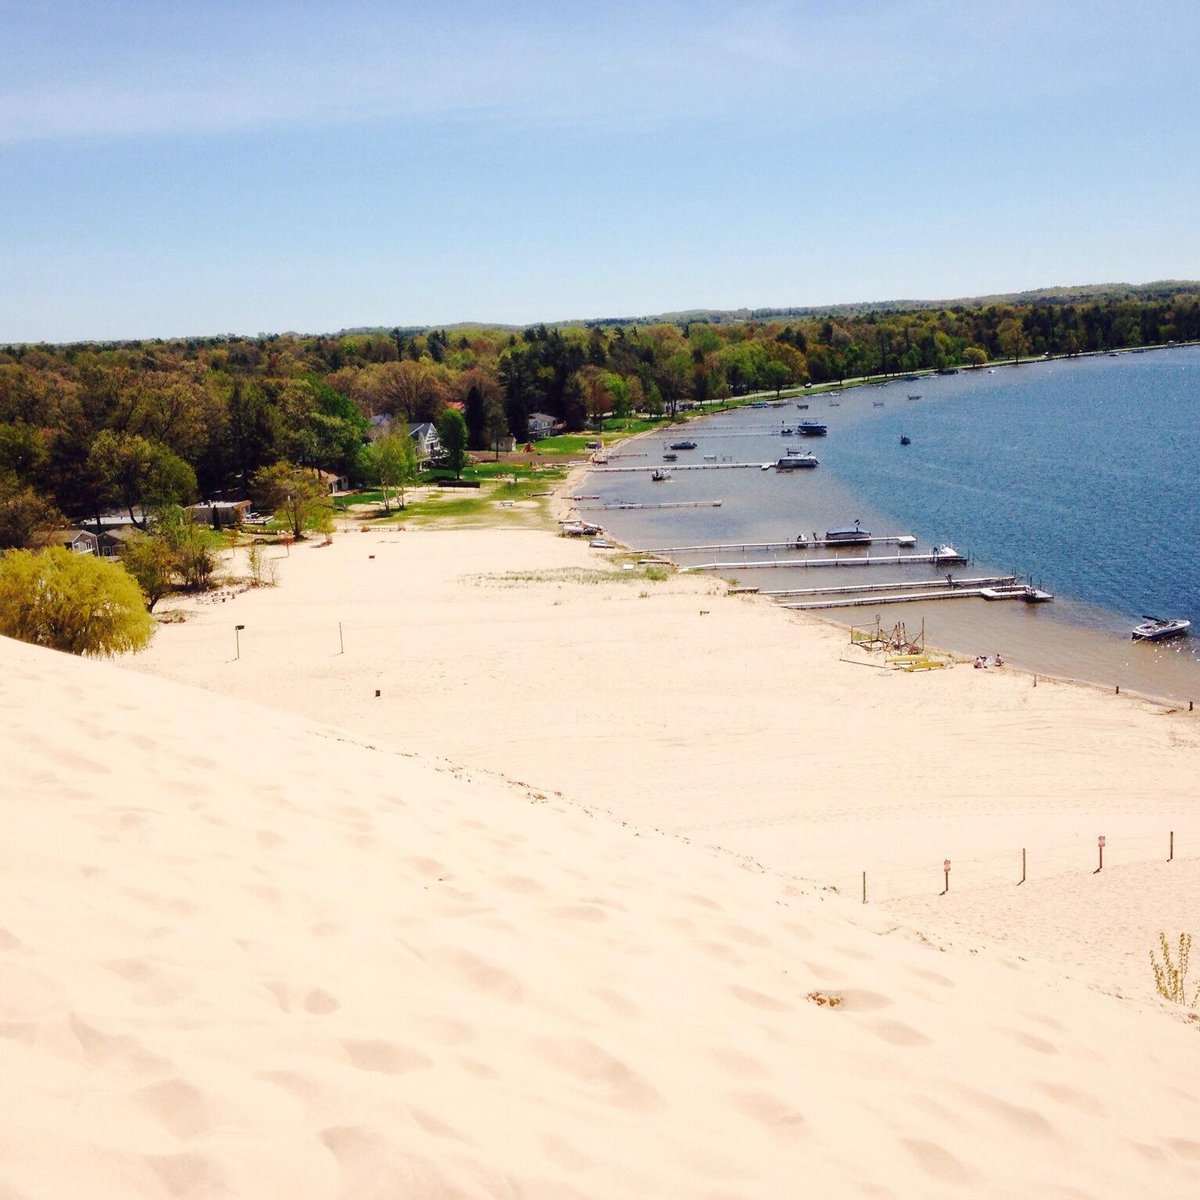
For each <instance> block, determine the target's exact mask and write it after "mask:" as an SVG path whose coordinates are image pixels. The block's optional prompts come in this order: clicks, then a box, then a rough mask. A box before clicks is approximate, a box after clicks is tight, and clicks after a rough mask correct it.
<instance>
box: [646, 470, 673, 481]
mask: <svg viewBox="0 0 1200 1200" xmlns="http://www.w3.org/2000/svg"><path fill="white" fill-rule="evenodd" d="M670 478H671V472H670V471H667V470H665V469H664V468H662V467H655V468H654V470H653V471H651V472H650V479H651V481H652V482H654V483H663V482H664V481H665V480H667V479H670Z"/></svg>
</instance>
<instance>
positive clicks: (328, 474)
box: [317, 471, 350, 496]
mask: <svg viewBox="0 0 1200 1200" xmlns="http://www.w3.org/2000/svg"><path fill="white" fill-rule="evenodd" d="M317 478H318V479H319V480H320V481H321V482H322V483H323V484H324V485H325V489H326V491H328V493H329V494H330V495H331V496H336V495H337V493H338V492H348V491H349V490H350V480H349V479H347V478H346V476H345V475H335V474H334V473H333V472H332V471H318V472H317Z"/></svg>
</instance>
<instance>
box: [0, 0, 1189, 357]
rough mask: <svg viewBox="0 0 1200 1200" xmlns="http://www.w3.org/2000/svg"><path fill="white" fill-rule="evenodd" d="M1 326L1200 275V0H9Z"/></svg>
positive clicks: (653, 304) (989, 288)
mask: <svg viewBox="0 0 1200 1200" xmlns="http://www.w3.org/2000/svg"><path fill="white" fill-rule="evenodd" d="M0 30H3V45H4V50H3V53H2V54H0V344H7V343H13V342H34V341H48V342H65V341H79V340H112V339H124V338H151V337H174V336H186V335H206V334H222V333H238V334H257V333H273V332H285V331H297V332H304V333H318V332H335V331H338V330H341V329H346V328H353V327H357V326H385V327H389V328H390V327H392V326H396V325H400V326H421V325H442V324H451V323H456V322H463V321H468V322H495V323H505V324H515V325H523V324H528V323H531V322H536V321H546V322H547V323H552V322H555V321H565V320H571V319H584V318H589V317H634V316H644V315H648V314H654V313H660V312H670V311H680V310H688V309H697V308H722V309H727V308H739V307H750V308H766V307H787V306H807V305H822V304H834V303H842V302H852V301H871V300H878V301H882V300H890V299H943V298H955V297H965V296H976V295H986V294H992V293H998V292H1009V291H1020V290H1024V289H1027V288H1036V287H1043V286H1056V285H1068V284H1083V283H1101V282H1115V281H1122V282H1131V283H1138V282H1147V281H1150V280H1157V279H1166V278H1173V279H1195V278H1200V220H1198V219H1197V213H1198V212H1200V199H1198V198H1200V121H1198V120H1197V113H1198V112H1200V70H1197V66H1196V64H1197V62H1198V61H1200V4H1197V2H1196V0H1146V2H1144V3H1143V4H1141V5H1138V6H1135V5H1132V4H1130V3H1129V2H1128V0H1121V2H1120V3H1110V2H1109V0H994V2H991V3H981V2H979V0H975V2H971V0H957V2H953V3H952V2H949V0H807V2H805V0H793V2H787V0H780V2H773V0H760V2H759V3H741V2H738V0H729V2H726V3H709V2H706V0H688V2H683V0H679V2H677V0H653V2H643V0H626V2H624V3H622V2H608V0H592V2H590V3H587V4H578V3H570V0H557V2H553V3H550V2H547V3H543V2H541V0H529V2H526V0H509V2H508V3H506V4H497V3H494V0H493V2H490V3H486V2H482V0H480V2H475V0H465V2H453V0H448V2H445V3H420V2H414V3H408V2H402V0H393V2H390V3H389V2H385V0H337V2H329V3H325V2H321V0H244V2H241V3H234V2H232V0H206V2H205V3H203V4H197V3H194V2H185V0H88V2H86V3H76V2H66V3H51V2H47V3H39V2H33V0H0Z"/></svg>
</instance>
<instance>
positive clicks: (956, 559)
mask: <svg viewBox="0 0 1200 1200" xmlns="http://www.w3.org/2000/svg"><path fill="white" fill-rule="evenodd" d="M933 561H934V562H935V563H939V562H944V563H964V562H966V561H967V559H966V556H965V555H962V554H959V552H958V551H957V550H955V548H954V547H953V546H951V545H950V543H949V542H942V543H941V545H937V546H934V548H933Z"/></svg>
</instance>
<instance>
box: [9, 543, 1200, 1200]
mask: <svg viewBox="0 0 1200 1200" xmlns="http://www.w3.org/2000/svg"><path fill="white" fill-rule="evenodd" d="M275 553H277V554H282V551H276V552H275ZM618 557H619V556H617V555H615V554H610V553H609V552H604V551H596V550H589V549H588V548H587V546H586V545H583V544H581V543H580V542H578V541H574V540H568V539H564V538H557V537H554V536H552V535H551V534H549V533H547V532H545V531H540V530H535V529H512V530H497V529H463V530H446V531H428V530H403V531H402V530H399V529H397V528H390V529H376V530H372V531H370V532H361V531H359V530H357V529H355V530H352V531H349V530H348V531H346V532H343V533H340V534H339V535H338V536H337V537H335V539H334V540H333V543H332V544H331V545H328V546H324V545H319V544H317V543H305V544H300V545H296V546H293V547H292V548H291V551H290V554H289V555H287V556H286V557H281V558H279V560H278V561H277V563H276V568H277V572H278V583H277V586H275V587H268V588H258V589H253V590H246V591H239V590H236V589H233V590H230V591H228V592H226V593H224V594H223V595H221V596H218V597H216V598H212V599H208V600H206V601H205V602H199V601H197V600H195V599H190V600H184V601H182V602H180V604H179V607H180V608H181V609H182V610H185V615H186V620H184V621H183V622H182V623H179V624H170V625H165V626H163V627H162V628H161V629H160V630H159V632H158V634H157V636H156V639H155V642H154V644H153V646H152V647H151V649H150V650H148V651H147V652H145V653H144V654H142V655H140V656H138V657H137V658H135V659H130V660H126V661H123V662H121V663H120V664H117V665H108V664H95V663H89V662H82V661H78V660H73V659H69V658H67V657H64V656H61V655H57V654H52V653H49V652H45V651H39V650H35V649H32V648H30V647H26V646H22V645H19V644H17V643H12V642H3V643H2V644H0V653H2V654H3V656H4V660H5V671H4V673H3V676H0V678H2V679H3V683H2V684H0V697H2V702H3V704H4V707H5V712H6V718H7V719H6V729H7V732H8V744H9V750H10V753H9V760H8V761H9V770H10V773H14V775H13V778H12V779H11V780H10V786H9V787H8V788H6V789H5V797H6V817H7V821H6V830H7V837H6V839H5V845H4V849H3V851H2V853H3V855H4V861H5V870H4V872H3V874H2V875H0V880H2V885H0V886H2V887H3V913H4V917H3V919H2V920H0V925H2V926H3V928H2V929H0V970H2V971H3V987H0V997H2V1000H0V1004H2V1005H3V1013H2V1015H0V1022H2V1025H0V1032H3V1033H4V1035H5V1036H4V1038H3V1039H0V1055H2V1056H3V1057H2V1060H0V1061H2V1062H3V1067H4V1071H3V1078H4V1080H5V1084H4V1088H3V1092H2V1093H0V1095H2V1096H3V1104H4V1109H5V1113H6V1120H5V1122H4V1126H3V1133H2V1134H0V1138H2V1139H3V1141H2V1143H0V1195H4V1196H5V1197H10V1196H11V1197H14V1198H22V1200H23V1198H26V1197H29V1198H33V1197H37V1198H41V1197H50V1196H55V1197H58V1196H73V1195H83V1194H87V1195H90V1196H98V1197H105V1196H112V1197H117V1196H120V1197H123V1198H124V1197H148V1198H149V1197H217V1196H222V1197H228V1196H236V1197H243V1196H244V1197H281V1198H282V1197H285V1196H286V1197H314V1198H317V1197H320V1198H322V1200H324V1198H335V1197H336V1198H344V1200H350V1198H351V1197H353V1198H355V1200H358V1198H361V1197H370V1196H378V1197H383V1196H389V1197H390V1196H406V1197H409V1196H411V1197H431V1198H433V1197H437V1198H442V1197H501V1196H503V1197H545V1198H547V1200H549V1198H554V1200H558V1198H560V1197H595V1198H596V1200H600V1198H611V1197H615V1196H647V1197H649V1196H654V1197H672V1198H673V1197H682V1196H687V1197H697V1198H700V1197H703V1198H705V1200H733V1198H735V1197H736V1198H743V1200H764V1198H768V1200H774V1198H780V1200H783V1198H786V1197H791V1196H797V1195H821V1196H830V1197H843V1196H845V1197H849V1196H863V1197H867V1196H871V1197H926V1196H929V1197H936V1196H950V1195H954V1196H961V1195H963V1194H969V1195H972V1196H987V1197H998V1198H999V1197H1013V1196H1018V1195H1026V1194H1037V1195H1043V1196H1053V1197H1068V1196H1071V1197H1095V1198H1100V1197H1104V1198H1112V1200H1117V1198H1126V1197H1129V1196H1135V1195H1164V1196H1165V1195H1186V1194H1190V1193H1192V1192H1195V1191H1196V1190H1197V1188H1198V1187H1200V1136H1198V1135H1197V1133H1196V1130H1197V1128H1200V1086H1198V1085H1197V1084H1196V1082H1195V1081H1196V1079H1197V1078H1200V1028H1197V1025H1196V1023H1195V1022H1193V1021H1190V1020H1189V1019H1188V1010H1186V1009H1185V1008H1183V1007H1181V1006H1173V1005H1169V1004H1166V1003H1165V1002H1164V1001H1162V1000H1161V999H1160V998H1159V997H1158V996H1157V994H1156V992H1155V987H1154V980H1153V976H1152V973H1151V970H1150V963H1149V952H1150V950H1151V948H1152V947H1155V946H1156V945H1157V940H1158V934H1159V931H1160V930H1163V931H1165V932H1166V933H1167V934H1168V936H1169V937H1170V938H1172V940H1174V938H1175V937H1176V936H1177V935H1178V934H1179V933H1180V932H1183V931H1185V930H1187V931H1191V932H1196V931H1195V930H1194V929H1192V927H1191V925H1190V924H1189V922H1191V921H1193V920H1194V915H1195V913H1196V912H1197V911H1200V907H1198V902H1200V816H1198V815H1197V812H1196V791H1195V780H1196V778H1197V776H1198V767H1200V726H1198V725H1197V724H1196V720H1197V718H1196V717H1194V716H1190V715H1189V714H1187V713H1186V712H1171V711H1168V710H1165V709H1163V708H1162V707H1159V706H1154V705H1151V704H1148V703H1145V702H1142V701H1138V700H1133V699H1130V698H1127V697H1123V696H1122V697H1115V696H1112V695H1106V694H1104V693H1102V692H1100V691H1099V690H1095V689H1088V688H1082V687H1077V686H1068V685H1061V684H1051V683H1047V682H1046V681H1040V682H1039V683H1038V685H1037V686H1036V687H1035V686H1034V684H1033V679H1032V677H1030V676H1027V675H1023V674H1021V673H1019V672H1016V671H1012V670H1009V669H1008V668H1003V669H999V670H996V669H989V670H986V671H976V670H972V669H971V668H970V666H969V665H968V666H965V667H964V666H956V667H954V668H952V669H947V670H942V671H938V672H932V673H927V674H914V675H903V674H897V673H894V672H889V671H885V670H882V669H880V668H879V667H878V666H876V665H872V664H871V663H870V662H869V661H867V656H866V655H864V654H863V653H862V652H861V651H858V650H854V649H852V648H851V647H850V646H849V645H848V644H847V641H846V638H845V635H844V634H843V633H842V632H841V631H839V630H837V629H835V628H833V627H831V626H828V625H823V624H821V623H820V622H818V621H816V620H814V619H812V618H810V617H807V616H804V615H801V614H794V613H786V612H784V611H781V610H779V609H776V608H773V607H771V606H770V605H769V604H767V603H765V602H763V601H761V600H759V599H758V598H755V597H743V596H729V595H727V594H726V589H725V587H724V585H721V584H719V583H717V582H716V581H714V580H705V579H697V578H693V577H686V576H678V575H674V574H672V573H669V572H664V571H650V572H646V571H645V570H644V569H643V570H632V571H626V570H621V569H620V567H619V566H617V565H616V564H614V563H612V562H609V561H608V560H609V559H616V558H618ZM236 626H242V628H241V629H236V628H235V627H236ZM1171 833H1173V834H1174V861H1172V862H1167V861H1166V860H1167V856H1168V838H1169V835H1170V834H1171ZM1102 834H1103V835H1105V837H1106V846H1105V858H1104V867H1103V870H1102V871H1100V872H1099V873H1098V874H1094V873H1093V872H1094V871H1095V869H1096V866H1097V857H1098V846H1097V837H1098V836H1099V835H1102ZM1022 849H1025V850H1026V851H1027V879H1026V881H1025V882H1024V883H1018V881H1019V880H1020V878H1021V875H1020V872H1021V851H1022ZM946 858H949V859H950V860H951V864H952V866H951V871H950V889H949V891H948V893H947V894H945V895H942V894H940V893H941V892H942V891H943V889H944V883H945V877H944V875H943V869H942V864H943V860H944V859H946ZM863 871H866V873H867V883H868V901H869V902H868V903H867V904H865V905H864V904H863V903H862V898H861V894H860V893H861V886H862V872H863Z"/></svg>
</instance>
